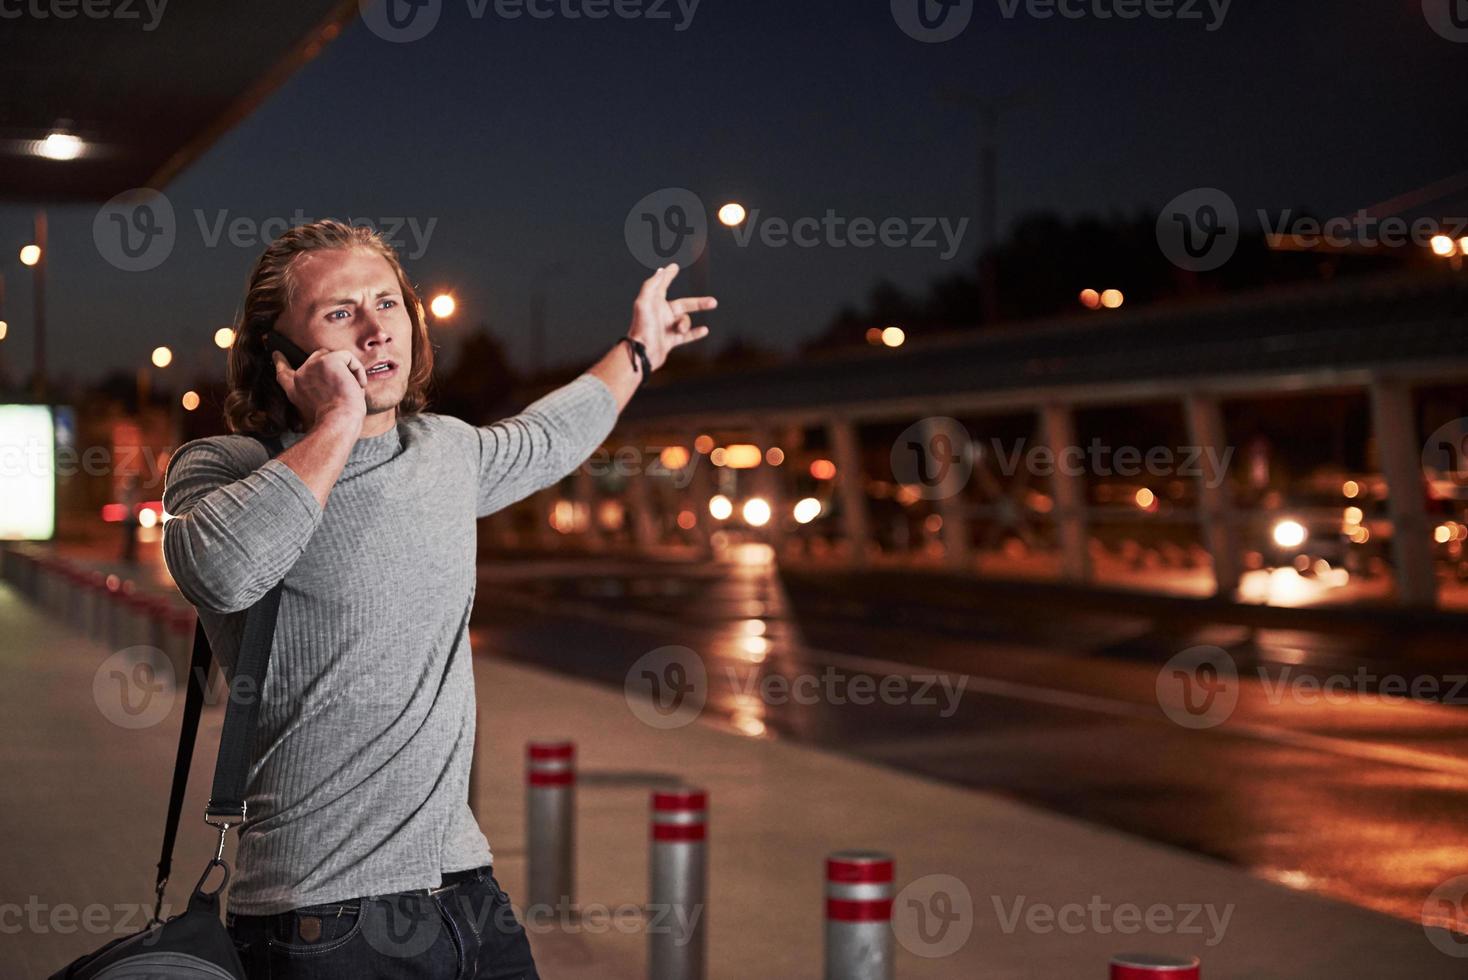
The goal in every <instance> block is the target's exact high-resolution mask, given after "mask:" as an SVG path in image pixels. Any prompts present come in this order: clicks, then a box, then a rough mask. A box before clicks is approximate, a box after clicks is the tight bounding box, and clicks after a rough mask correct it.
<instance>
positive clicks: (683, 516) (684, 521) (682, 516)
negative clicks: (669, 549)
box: [678, 510, 698, 531]
mask: <svg viewBox="0 0 1468 980" xmlns="http://www.w3.org/2000/svg"><path fill="white" fill-rule="evenodd" d="M697 523H698V515H697V514H695V513H693V511H691V510H680V511H678V526H679V527H681V528H682V529H683V530H685V531H691V530H693V526H694V525H695V524H697Z"/></svg>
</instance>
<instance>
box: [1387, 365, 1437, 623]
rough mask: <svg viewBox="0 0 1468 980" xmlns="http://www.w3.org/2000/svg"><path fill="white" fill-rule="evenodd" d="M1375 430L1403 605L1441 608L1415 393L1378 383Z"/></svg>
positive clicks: (1392, 383) (1398, 384)
mask: <svg viewBox="0 0 1468 980" xmlns="http://www.w3.org/2000/svg"><path fill="white" fill-rule="evenodd" d="M1371 424H1372V429H1373V432H1374V434H1375V436H1376V452H1377V456H1378V457H1379V459H1380V462H1381V473H1382V476H1384V477H1385V478H1386V486H1387V500H1386V503H1387V513H1388V514H1389V515H1390V516H1391V521H1392V562H1393V564H1394V565H1395V567H1396V578H1397V602H1399V603H1400V604H1402V605H1404V606H1419V607H1431V606H1435V605H1436V604H1437V578H1436V575H1435V572H1434V569H1433V563H1432V547H1431V543H1430V542H1431V539H1430V538H1429V530H1430V529H1429V527H1428V520H1427V508H1426V507H1425V506H1423V497H1424V490H1423V476H1422V441H1421V439H1420V438H1419V437H1418V435H1417V417H1416V413H1415V412H1414V411H1413V409H1412V389H1411V387H1410V386H1409V385H1408V384H1406V383H1405V382H1403V381H1397V380H1394V379H1389V378H1378V379H1376V380H1375V381H1374V382H1372V384H1371Z"/></svg>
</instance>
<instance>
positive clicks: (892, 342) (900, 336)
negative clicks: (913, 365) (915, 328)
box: [882, 327, 907, 347]
mask: <svg viewBox="0 0 1468 980" xmlns="http://www.w3.org/2000/svg"><path fill="white" fill-rule="evenodd" d="M906 339H907V334H906V333H904V332H903V330H902V328H901V327H887V328H885V329H884V330H883V331H882V343H884V344H886V345H887V346H888V347H901V346H902V342H903V341H904V340H906Z"/></svg>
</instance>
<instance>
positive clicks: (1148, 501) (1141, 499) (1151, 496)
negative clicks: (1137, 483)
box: [1137, 487, 1157, 510]
mask: <svg viewBox="0 0 1468 980" xmlns="http://www.w3.org/2000/svg"><path fill="white" fill-rule="evenodd" d="M1155 503H1157V495H1156V494H1155V493H1153V492H1152V491H1151V490H1148V489H1147V488H1146V487H1143V488H1142V489H1140V490H1138V491H1137V506H1138V507H1140V508H1142V509H1143V510H1147V509H1148V508H1149V507H1151V506H1152V505H1153V504H1155Z"/></svg>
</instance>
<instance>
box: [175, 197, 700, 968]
mask: <svg viewBox="0 0 1468 980" xmlns="http://www.w3.org/2000/svg"><path fill="white" fill-rule="evenodd" d="M677 272H678V269H677V267H676V266H672V265H670V266H667V267H665V268H662V269H659V270H658V271H657V272H655V273H654V274H653V275H652V276H651V277H650V278H648V279H647V281H646V282H644V283H643V286H642V290H641V292H640V293H639V294H638V297H637V300H636V302H635V303H634V305H633V313H632V322H631V326H630V327H629V329H628V331H627V338H624V340H622V341H619V342H618V344H617V345H616V346H615V347H614V348H613V349H612V350H610V351H609V352H608V353H607V354H606V355H605V356H603V357H602V358H601V359H600V360H599V361H598V362H597V363H596V364H595V365H594V366H592V367H591V368H589V369H588V370H587V371H586V372H585V373H583V374H582V375H581V376H579V377H578V378H576V380H574V381H572V382H570V383H569V384H567V385H564V386H562V387H561V388H558V389H557V390H555V391H553V392H551V393H549V394H547V395H545V396H544V397H542V398H540V399H539V400H537V401H536V402H534V403H533V404H532V405H530V406H529V407H528V408H526V409H525V411H523V412H522V413H521V414H519V415H516V416H514V417H512V418H509V419H506V420H504V421H501V422H497V423H495V424H493V425H488V426H483V427H475V426H472V425H470V424H468V423H466V422H463V421H461V420H459V419H454V418H450V417H447V416H441V415H435V414H430V413H427V412H425V411H423V409H424V405H425V397H424V389H425V387H426V385H427V383H428V380H429V377H430V375H431V374H432V369H433V355H432V348H431V347H430V345H429V338H428V332H427V328H426V324H425V320H424V317H423V309H422V305H421V303H420V302H419V300H418V297H417V295H416V294H415V293H414V291H413V288H412V286H411V284H410V283H409V282H408V279H407V277H406V275H405V274H404V272H403V269H402V267H401V266H400V265H399V263H398V259H397V255H396V254H395V253H394V251H393V249H392V248H391V247H390V246H389V245H387V244H386V242H385V241H383V240H382V239H381V238H380V237H379V236H378V235H376V234H375V233H373V232H371V231H369V230H367V229H363V228H353V227H351V226H348V225H344V224H341V223H339V222H335V221H320V222H316V223H314V224H309V225H303V226H300V227H297V228H293V229H291V230H290V231H288V232H286V233H285V234H284V235H282V236H281V237H280V238H278V239H277V240H276V241H274V242H272V243H271V244H270V246H269V247H268V248H267V249H266V250H265V252H264V254H262V255H261V257H260V259H259V260H258V261H257V263H256V264H255V267H254V270H253V272H252V274H251V277H250V281H249V286H248V290H247V293H246V296H245V302H244V308H243V310H242V312H241V316H240V320H239V322H238V324H237V325H236V332H235V343H234V346H233V348H232V349H231V351H230V356H229V384H230V394H229V396H228V398H227V400H226V405H225V412H226V415H227V416H228V421H229V424H230V428H231V430H232V431H233V432H234V433H236V434H234V435H228V436H216V437H213V438H209V439H200V440H195V441H193V442H190V443H187V444H185V445H184V446H181V447H180V448H179V449H178V451H177V452H176V453H175V454H174V456H173V458H172V460H171V461H170V463H169V468H168V477H167V484H166V488H165V490H164V507H165V510H166V511H167V512H168V513H169V514H170V515H172V519H171V520H169V521H168V522H167V524H166V525H165V527H164V539H163V550H164V556H165V559H166V561H167V563H168V568H169V570H170V572H172V574H173V577H174V579H175V581H176V582H177V584H178V587H179V590H180V591H181V592H182V593H183V594H184V596H185V597H186V598H188V599H189V601H190V602H192V603H193V604H194V605H195V606H196V607H197V608H198V610H199V617H200V619H201V620H202V622H203V624H204V627H205V630H206V632H207V633H208V635H209V639H210V642H211V643H212V644H213V647H214V650H215V653H216V655H217V656H218V658H219V660H220V663H221V666H222V667H223V669H224V671H225V672H226V676H228V677H231V678H232V677H233V671H234V665H235V662H236V658H237V656H238V653H239V645H240V637H241V634H242V631H243V628H244V619H245V612H246V610H248V608H249V607H250V606H251V605H252V604H253V603H254V602H255V601H256V600H258V599H259V598H260V597H261V596H262V595H264V594H265V593H266V592H268V591H269V590H270V589H271V588H273V587H274V586H275V585H276V584H277V583H281V582H282V581H283V583H284V588H283V592H282V596H281V603H280V614H279V620H278V623H277V626H276V632H275V643H274V647H273V649H272V651H271V657H270V664H269V669H268V672H267V678H266V683H265V686H264V690H263V691H262V692H261V704H260V715H259V731H258V734H257V737H256V741H255V745H254V746H253V756H252V761H251V767H250V773H249V785H248V791H247V804H248V811H249V812H248V814H247V819H246V820H245V822H244V824H243V825H242V826H241V828H240V840H239V846H238V853H237V856H236V862H235V863H236V873H235V876H234V878H233V882H232V884H231V886H230V889H229V898H228V906H227V916H226V925H227V926H228V928H229V930H230V933H231V935H232V936H233V938H234V941H235V944H236V947H237V948H238V949H239V950H240V952H241V957H242V959H243V960H244V961H245V963H246V966H247V969H248V970H250V972H251V975H252V976H256V975H258V976H266V975H268V976H269V977H271V978H273V980H292V978H296V977H307V976H310V977H317V976H320V977H352V978H365V977H374V976H380V977H388V976H393V977H397V976H416V977H453V978H459V977H494V978H504V980H508V978H512V977H513V978H535V977H536V976H537V974H536V971H535V966H534V963H533V960H532V957H531V953H530V947H529V943H528V941H527V939H526V936H525V933H524V930H523V928H522V927H521V925H520V923H519V922H517V921H516V919H515V916H514V913H513V912H512V911H511V910H510V908H509V898H508V896H507V895H505V893H504V892H503V891H502V890H501V889H500V888H499V885H498V883H497V882H496V881H495V879H494V876H493V874H492V863H491V862H492V858H491V854H490V850H489V846H488V844H487V842H486V841H485V838H484V835H483V834H482V833H481V832H480V829H479V827H478V825H477V824H476V822H475V820H474V817H473V815H472V814H471V813H470V810H469V804H468V781H469V763H470V758H471V753H472V751H473V746H474V722H475V707H474V706H475V697H474V685H473V677H472V673H471V667H470V660H469V658H470V649H469V634H468V622H469V613H470V608H471V606H472V604H473V599H474V588H475V582H476V577H475V550H476V549H475V520H476V519H477V518H480V517H483V516H485V515H486V514H491V513H493V512H495V511H497V510H499V509H500V508H502V507H506V506H508V505H510V504H512V503H514V502H515V501H517V500H521V499H523V498H525V497H527V496H529V495H530V494H532V493H534V492H535V491H537V490H539V489H541V488H543V487H547V486H550V485H551V484H554V483H556V482H558V481H559V480H560V479H561V478H562V477H564V476H566V475H567V474H569V473H571V472H572V471H573V470H575V468H576V467H577V466H579V465H580V464H581V463H582V462H583V461H584V460H585V459H586V458H587V457H588V456H589V455H590V454H591V453H592V452H593V451H594V450H595V449H596V448H597V447H598V446H599V445H600V444H601V442H602V440H603V439H604V438H605V437H606V436H607V435H608V434H609V433H610V431H611V429H612V427H613V425H614V424H615V423H616V420H617V416H618V414H619V413H620V412H621V410H622V408H623V407H625V406H626V404H627V402H628V400H629V399H630V398H631V397H632V393H633V392H634V391H635V390H636V388H637V386H638V384H639V383H640V382H641V381H642V380H643V377H644V375H645V373H646V370H649V369H650V370H656V369H657V368H658V367H660V366H661V365H662V364H663V362H664V360H665V359H666V358H667V356H668V352H669V351H670V350H671V349H672V348H673V347H676V346H678V345H680V344H685V343H689V342H691V341H694V340H698V339H700V338H702V337H704V336H706V335H707V334H708V328H707V327H706V326H699V327H693V326H692V321H691V315H692V314H693V313H695V312H698V311H702V310H709V309H713V308H714V306H715V302H714V300H713V299H712V298H709V297H703V298H696V299H678V300H672V301H669V300H668V299H667V289H668V285H669V283H671V281H672V279H673V277H674V276H675V275H676V274H677ZM272 330H273V331H275V332H276V333H277V334H278V335H280V336H283V337H284V338H285V339H286V340H288V341H291V342H293V343H294V344H295V345H296V346H297V347H299V348H300V349H301V350H302V351H309V352H311V353H310V355H309V357H308V358H307V359H306V360H305V362H304V363H303V364H302V365H301V366H300V367H299V368H295V369H293V368H292V367H291V366H290V365H289V363H288V361H287V360H286V358H285V357H283V356H282V355H281V354H280V353H275V354H273V355H267V352H266V349H265V347H264V338H265V336H266V334H267V332H269V331H272ZM632 341H637V342H639V343H640V344H641V345H643V347H644V348H645V360H644V359H643V357H642V356H640V354H639V352H638V351H637V350H636V348H637V345H636V344H634V343H633V342H632ZM244 433H254V434H259V435H262V436H266V437H269V436H278V438H279V442H280V445H281V446H282V447H283V451H282V452H281V453H280V455H278V456H276V457H275V458H273V459H270V458H269V454H268V452H267V450H266V449H265V447H264V446H263V445H262V443H261V442H260V441H259V440H257V439H255V438H252V437H250V436H247V435H244ZM405 924H406V925H405ZM408 925H412V926H413V928H412V929H411V930H410V932H411V935H409V934H408V933H407V932H405V929H407V928H408Z"/></svg>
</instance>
